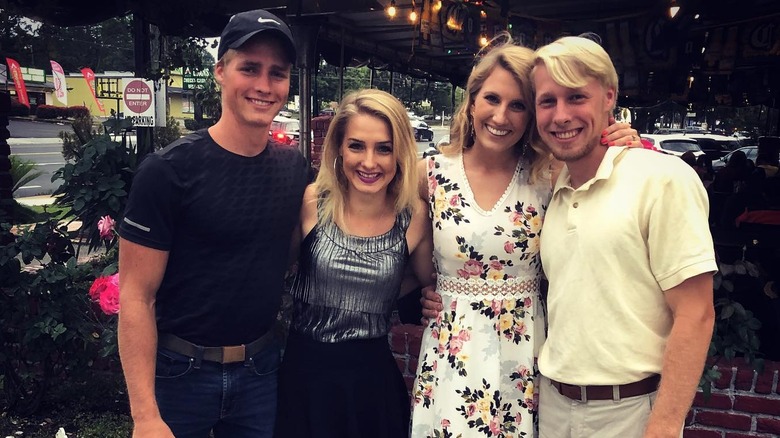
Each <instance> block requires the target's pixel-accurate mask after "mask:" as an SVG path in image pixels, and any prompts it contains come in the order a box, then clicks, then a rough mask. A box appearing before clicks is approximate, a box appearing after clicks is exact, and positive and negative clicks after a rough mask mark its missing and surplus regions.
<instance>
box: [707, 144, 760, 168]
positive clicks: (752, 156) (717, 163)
mask: <svg viewBox="0 0 780 438" xmlns="http://www.w3.org/2000/svg"><path fill="white" fill-rule="evenodd" d="M736 151H742V152H744V153H745V156H747V159H748V160H751V161H752V162H753V163H755V162H756V157H757V156H758V146H743V147H741V148H739V149H737V150H736ZM736 151H731V152H729V153H728V154H726V155H725V156H724V157H722V158H720V159H717V160H714V161H713V162H712V170H715V171H717V170H718V169H720V168H722V167H725V166H726V164H728V162H729V159H730V158H731V156H732V155H734V152H736Z"/></svg>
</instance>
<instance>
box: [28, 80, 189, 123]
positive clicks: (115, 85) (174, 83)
mask: <svg viewBox="0 0 780 438" xmlns="http://www.w3.org/2000/svg"><path fill="white" fill-rule="evenodd" d="M134 76H135V75H134V74H133V73H132V72H115V71H107V72H101V73H95V92H96V94H97V95H98V96H99V97H98V100H100V102H101V104H102V105H103V109H104V111H103V112H101V111H100V108H98V105H97V104H96V103H95V99H93V97H92V92H91V91H90V89H89V86H88V85H87V81H86V79H84V76H83V75H82V74H81V73H69V74H67V75H66V76H65V81H66V83H67V88H68V99H67V100H68V105H67V106H77V105H80V106H85V107H87V108H89V111H90V114H92V115H93V116H95V117H100V116H103V117H110V116H111V111H112V110H113V111H116V112H119V113H121V112H122V111H123V110H122V101H121V91H122V90H121V86H122V81H121V80H122V79H125V78H132V77H134ZM46 81H47V83H48V84H49V85H50V87H51V84H52V83H53V77H52V76H51V75H47V76H46ZM184 82H185V78H184V76H183V75H182V71H181V70H180V69H178V70H175V71H173V72H172V73H171V78H170V80H169V81H168V85H167V90H166V94H167V99H166V104H167V108H168V109H167V111H168V114H169V115H170V116H171V117H173V118H175V119H192V118H194V113H195V105H194V103H193V95H194V91H193V90H191V89H190V86H191V84H193V83H194V82H197V79H195V78H191V77H189V76H188V77H187V84H185V83H184ZM28 88H29V87H28ZM100 96H104V97H100ZM45 98H46V102H45V103H46V104H47V105H53V106H60V107H62V106H66V105H65V104H63V103H62V102H60V101H59V100H57V97H56V96H55V95H54V91H53V88H49V89H47V90H45Z"/></svg>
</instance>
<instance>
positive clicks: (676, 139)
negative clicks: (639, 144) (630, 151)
mask: <svg viewBox="0 0 780 438" xmlns="http://www.w3.org/2000/svg"><path fill="white" fill-rule="evenodd" d="M642 138H643V139H646V140H648V141H649V142H650V143H652V144H653V146H655V147H656V148H658V150H659V151H660V152H663V153H665V154H669V155H676V156H678V157H679V156H682V154H684V153H685V152H688V151H692V152H693V155H695V156H696V157H697V158H698V157H699V156H700V155H704V152H702V150H701V148H700V147H699V143H698V142H697V141H696V140H695V139H693V138H691V137H689V136H687V135H682V134H642Z"/></svg>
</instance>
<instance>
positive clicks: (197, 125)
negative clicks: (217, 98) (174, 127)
mask: <svg viewBox="0 0 780 438" xmlns="http://www.w3.org/2000/svg"><path fill="white" fill-rule="evenodd" d="M214 123H215V121H214V119H203V120H195V119H184V127H185V128H186V129H187V130H188V131H197V130H200V129H204V128H208V127H210V126H212V125H214Z"/></svg>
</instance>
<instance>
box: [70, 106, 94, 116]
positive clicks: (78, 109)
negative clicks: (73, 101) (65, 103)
mask: <svg viewBox="0 0 780 438" xmlns="http://www.w3.org/2000/svg"><path fill="white" fill-rule="evenodd" d="M89 115H90V114H89V108H87V107H85V106H83V105H78V106H69V107H68V112H67V117H68V118H69V119H77V118H79V117H89Z"/></svg>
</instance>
